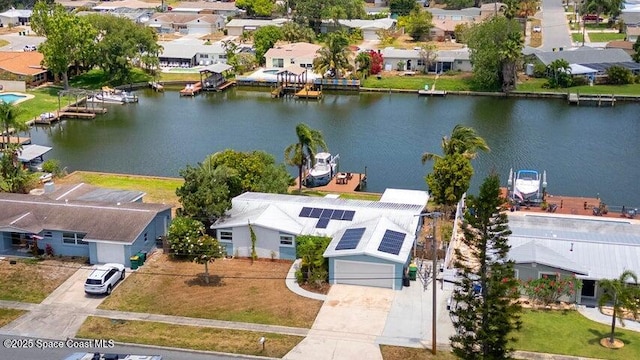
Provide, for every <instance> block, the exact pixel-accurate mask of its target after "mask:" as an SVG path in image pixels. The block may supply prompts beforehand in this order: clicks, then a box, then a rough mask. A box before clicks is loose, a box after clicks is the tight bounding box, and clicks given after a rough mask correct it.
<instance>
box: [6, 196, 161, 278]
mask: <svg viewBox="0 0 640 360" xmlns="http://www.w3.org/2000/svg"><path fill="white" fill-rule="evenodd" d="M138 198H139V196H137V194H134V193H131V194H126V193H122V192H121V193H114V192H110V191H109V190H105V191H102V192H100V191H97V190H96V189H95V188H94V189H91V188H90V187H86V188H85V187H84V186H83V185H80V186H77V187H72V188H69V189H61V190H60V192H59V193H56V192H55V191H53V192H51V193H50V194H48V196H44V195H26V194H12V193H0V254H7V255H16V254H25V255H26V254H27V253H28V248H30V247H33V246H34V244H36V245H37V248H38V249H41V250H42V249H45V248H46V247H47V245H49V246H50V247H51V248H52V249H53V252H54V254H55V255H63V256H78V257H86V258H88V259H89V262H90V263H91V264H99V263H119V264H124V265H125V266H130V265H131V262H130V260H129V258H130V257H131V256H133V255H135V254H137V253H138V252H148V251H150V250H151V249H152V248H153V247H154V246H155V244H156V239H157V238H158V237H161V236H164V235H166V232H167V229H168V227H169V223H170V221H171V207H170V206H167V205H163V204H147V203H142V202H140V201H137V199H138ZM126 199H130V200H133V202H120V201H117V200H126ZM114 201H115V202H114Z"/></svg>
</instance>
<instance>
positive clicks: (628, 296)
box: [598, 270, 640, 344]
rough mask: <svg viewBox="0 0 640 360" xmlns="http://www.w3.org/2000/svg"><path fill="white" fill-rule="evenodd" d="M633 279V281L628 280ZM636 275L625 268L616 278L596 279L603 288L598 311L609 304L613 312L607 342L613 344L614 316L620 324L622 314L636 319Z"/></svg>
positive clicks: (637, 294) (638, 306)
mask: <svg viewBox="0 0 640 360" xmlns="http://www.w3.org/2000/svg"><path fill="white" fill-rule="evenodd" d="M631 280H633V283H630V281H631ZM637 285H638V277H637V275H636V274H635V273H634V272H633V271H631V270H625V271H624V272H623V273H622V274H621V275H620V277H618V278H617V279H604V280H600V281H598V286H599V287H600V288H601V289H602V290H604V294H602V296H601V297H600V299H599V300H598V307H599V308H600V311H602V308H603V307H604V306H605V305H607V304H611V306H612V307H613V314H612V315H611V334H609V343H610V344H613V342H614V340H615V339H614V335H615V330H616V318H618V319H620V324H622V326H624V314H625V311H626V312H627V313H631V315H633V318H634V319H636V320H637V319H638V311H639V310H640V305H638V297H639V296H640V291H639V290H638V287H637Z"/></svg>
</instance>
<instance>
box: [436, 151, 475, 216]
mask: <svg viewBox="0 0 640 360" xmlns="http://www.w3.org/2000/svg"><path fill="white" fill-rule="evenodd" d="M472 177H473V167H472V166H471V160H469V159H468V158H466V157H464V156H463V155H462V154H451V155H446V156H444V157H441V158H437V159H435V161H434V164H433V171H432V172H431V173H429V174H428V175H427V177H426V181H427V185H428V186H429V192H430V194H431V199H432V200H433V201H434V202H435V203H436V204H439V205H443V206H444V207H445V209H446V211H447V212H448V210H449V209H452V208H453V207H454V206H455V205H456V204H457V203H458V201H460V199H462V195H464V193H465V192H467V190H469V186H470V185H471V178H472Z"/></svg>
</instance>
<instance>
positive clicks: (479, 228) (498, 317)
mask: <svg viewBox="0 0 640 360" xmlns="http://www.w3.org/2000/svg"><path fill="white" fill-rule="evenodd" d="M503 201H504V199H501V198H500V179H499V177H498V175H497V174H492V175H490V176H489V177H488V178H487V179H485V181H484V182H483V183H482V185H481V186H480V193H479V195H478V196H477V197H474V196H470V197H469V198H468V199H467V206H468V208H469V209H472V211H468V212H467V213H466V214H465V218H464V219H465V222H464V224H463V227H462V228H463V231H464V237H463V239H462V243H463V245H464V246H462V245H461V246H458V247H456V251H455V266H456V268H457V269H458V271H459V275H460V282H459V286H458V287H457V288H456V289H455V290H454V293H453V300H454V301H453V304H454V305H453V308H452V315H453V317H452V318H453V325H454V327H455V328H456V334H455V335H454V336H452V337H451V345H452V347H453V352H454V354H455V355H456V356H458V357H459V358H461V359H470V360H481V359H508V358H509V356H510V352H511V351H512V349H511V346H510V342H511V339H512V336H513V335H512V332H513V331H515V330H517V329H519V328H520V315H519V313H520V311H521V308H520V304H519V303H518V302H517V301H516V300H517V299H518V297H519V296H520V294H519V291H518V281H517V280H516V279H515V278H514V269H513V261H510V260H508V254H509V249H510V246H509V244H508V236H509V235H510V234H511V231H510V230H509V226H508V219H507V215H506V214H505V213H500V206H501V205H502V203H503ZM463 248H464V250H461V249H463Z"/></svg>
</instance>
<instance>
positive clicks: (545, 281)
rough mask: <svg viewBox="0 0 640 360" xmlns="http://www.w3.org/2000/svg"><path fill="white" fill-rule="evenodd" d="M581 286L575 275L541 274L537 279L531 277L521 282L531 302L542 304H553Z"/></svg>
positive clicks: (571, 294) (570, 294)
mask: <svg viewBox="0 0 640 360" xmlns="http://www.w3.org/2000/svg"><path fill="white" fill-rule="evenodd" d="M581 287H582V282H581V281H580V280H578V279H576V278H575V276H560V274H555V275H551V276H549V275H542V277H541V278H539V279H531V280H528V281H525V282H523V283H522V288H523V290H524V293H525V295H527V297H528V298H529V299H530V300H531V302H532V303H539V304H542V305H543V306H548V305H551V304H555V303H556V302H558V300H559V299H560V298H561V297H563V296H573V295H575V293H576V291H577V290H578V289H580V288H581Z"/></svg>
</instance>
